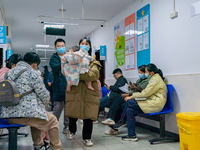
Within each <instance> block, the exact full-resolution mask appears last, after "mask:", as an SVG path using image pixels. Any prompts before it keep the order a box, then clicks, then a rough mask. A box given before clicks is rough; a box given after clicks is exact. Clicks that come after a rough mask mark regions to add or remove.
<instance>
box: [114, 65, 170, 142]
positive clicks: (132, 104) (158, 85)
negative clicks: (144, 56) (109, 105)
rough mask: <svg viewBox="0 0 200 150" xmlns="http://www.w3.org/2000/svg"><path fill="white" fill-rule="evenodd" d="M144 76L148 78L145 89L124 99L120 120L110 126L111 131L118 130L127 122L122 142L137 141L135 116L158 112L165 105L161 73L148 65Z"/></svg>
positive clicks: (153, 66) (164, 90)
mask: <svg viewBox="0 0 200 150" xmlns="http://www.w3.org/2000/svg"><path fill="white" fill-rule="evenodd" d="M145 76H146V77H148V78H150V79H149V83H148V85H147V87H146V88H145V89H144V90H142V92H135V93H133V94H132V96H130V97H126V98H125V99H124V100H125V101H126V102H127V103H126V106H125V108H124V111H123V114H122V115H121V119H120V121H119V122H118V123H116V124H115V125H113V126H111V128H112V129H114V130H118V129H119V128H120V127H122V126H125V125H126V121H127V127H128V135H127V136H124V137H122V140H128V141H137V140H138V139H137V136H136V134H135V116H137V115H138V114H140V113H155V112H160V111H161V110H162V109H163V107H164V105H165V103H166V100H167V87H166V84H165V82H164V81H163V80H164V78H163V74H162V71H161V70H160V69H158V68H157V67H156V66H155V65H154V64H149V65H147V66H146V68H145ZM139 98H140V100H139ZM141 98H142V99H143V100H141ZM135 99H136V100H135Z"/></svg>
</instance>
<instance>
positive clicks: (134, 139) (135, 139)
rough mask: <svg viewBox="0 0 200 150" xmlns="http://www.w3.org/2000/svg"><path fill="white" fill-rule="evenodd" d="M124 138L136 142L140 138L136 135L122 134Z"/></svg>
mask: <svg viewBox="0 0 200 150" xmlns="http://www.w3.org/2000/svg"><path fill="white" fill-rule="evenodd" d="M122 140H124V141H133V142H136V141H137V140H138V138H137V136H136V135H133V136H129V135H127V136H122Z"/></svg>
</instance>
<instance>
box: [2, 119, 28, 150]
mask: <svg viewBox="0 0 200 150" xmlns="http://www.w3.org/2000/svg"><path fill="white" fill-rule="evenodd" d="M20 127H25V125H21V124H9V123H8V120H7V119H0V129H4V128H7V129H8V134H2V135H0V137H2V136H6V135H9V144H8V147H9V150H17V135H24V136H25V137H27V136H28V134H26V133H18V132H17V130H18V129H19V128H20Z"/></svg>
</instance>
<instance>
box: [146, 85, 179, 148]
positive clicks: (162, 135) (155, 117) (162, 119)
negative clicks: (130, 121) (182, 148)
mask: <svg viewBox="0 0 200 150" xmlns="http://www.w3.org/2000/svg"><path fill="white" fill-rule="evenodd" d="M167 90H168V93H167V102H166V104H165V106H164V108H163V109H162V111H160V112H157V113H149V114H145V113H143V114H142V116H145V118H147V119H152V120H156V121H159V122H160V137H159V138H156V139H152V140H149V142H150V144H153V143H154V142H158V141H166V140H167V141H168V140H169V141H179V138H178V137H166V136H165V114H168V113H170V112H173V110H174V108H173V105H172V97H171V96H172V91H173V90H174V87H173V85H171V84H168V85H167ZM149 117H150V118H149Z"/></svg>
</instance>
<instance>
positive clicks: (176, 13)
mask: <svg viewBox="0 0 200 150" xmlns="http://www.w3.org/2000/svg"><path fill="white" fill-rule="evenodd" d="M176 17H178V11H174V12H172V13H171V14H170V18H171V19H174V18H176Z"/></svg>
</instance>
